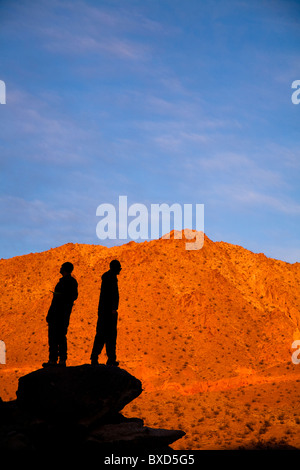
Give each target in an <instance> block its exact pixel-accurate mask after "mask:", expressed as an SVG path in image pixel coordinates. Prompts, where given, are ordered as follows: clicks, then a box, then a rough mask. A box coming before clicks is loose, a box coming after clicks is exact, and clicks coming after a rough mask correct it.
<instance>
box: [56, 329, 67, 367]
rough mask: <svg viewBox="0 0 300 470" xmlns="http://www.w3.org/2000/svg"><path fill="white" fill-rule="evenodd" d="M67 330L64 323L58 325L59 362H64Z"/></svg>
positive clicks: (65, 358)
mask: <svg viewBox="0 0 300 470" xmlns="http://www.w3.org/2000/svg"><path fill="white" fill-rule="evenodd" d="M67 331H68V326H66V325H60V326H59V331H58V356H59V362H60V363H61V364H65V362H66V360H67V349H68V344H67Z"/></svg>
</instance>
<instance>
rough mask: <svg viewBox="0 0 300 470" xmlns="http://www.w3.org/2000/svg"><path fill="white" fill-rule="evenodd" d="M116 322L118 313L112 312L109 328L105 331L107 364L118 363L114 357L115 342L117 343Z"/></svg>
mask: <svg viewBox="0 0 300 470" xmlns="http://www.w3.org/2000/svg"><path fill="white" fill-rule="evenodd" d="M117 323H118V314H117V313H113V314H112V315H111V318H110V322H109V328H108V331H107V338H106V354H107V358H108V359H107V363H106V364H107V365H118V363H117V361H116V359H117V357H116V344H117Z"/></svg>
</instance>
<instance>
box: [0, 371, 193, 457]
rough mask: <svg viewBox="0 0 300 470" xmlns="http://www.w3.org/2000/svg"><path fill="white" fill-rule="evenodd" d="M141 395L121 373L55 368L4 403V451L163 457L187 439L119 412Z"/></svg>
mask: <svg viewBox="0 0 300 470" xmlns="http://www.w3.org/2000/svg"><path fill="white" fill-rule="evenodd" d="M141 393H142V384H141V382H140V380H138V379H137V378H136V377H134V376H132V375H131V374H129V373H128V372H126V371H125V370H123V369H120V368H118V367H112V366H105V365H99V366H91V365H89V364H84V365H80V366H75V367H66V368H61V367H51V368H47V369H39V370H37V371H34V372H31V373H30V374H27V375H25V376H23V377H21V378H20V379H19V386H18V390H17V399H16V400H14V401H10V402H3V401H1V399H0V451H1V450H14V451H18V450H26V451H43V452H44V451H48V452H49V451H52V450H53V449H55V450H57V451H62V452H68V451H71V452H73V454H74V451H81V450H96V451H97V452H102V453H103V452H110V451H113V452H123V451H125V450H126V452H132V453H133V452H150V451H151V452H163V451H166V450H168V451H169V452H170V451H171V449H170V447H169V445H170V444H172V443H173V442H174V441H176V440H178V439H180V438H181V437H183V436H184V435H185V433H184V432H183V431H180V430H166V429H153V428H149V427H147V426H144V423H143V420H142V419H140V418H126V417H124V416H123V415H122V414H121V413H120V411H121V410H122V409H123V408H124V406H126V405H127V404H128V403H130V402H131V401H132V400H134V399H135V398H136V397H138V396H139V395H140V394H141Z"/></svg>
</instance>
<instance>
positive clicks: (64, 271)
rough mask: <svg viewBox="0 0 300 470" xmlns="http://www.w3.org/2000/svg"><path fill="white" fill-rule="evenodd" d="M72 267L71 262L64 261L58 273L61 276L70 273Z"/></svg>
mask: <svg viewBox="0 0 300 470" xmlns="http://www.w3.org/2000/svg"><path fill="white" fill-rule="evenodd" d="M73 269H74V266H73V264H72V263H69V261H67V262H66V263H64V264H62V266H61V268H60V274H62V275H63V276H64V275H65V274H71V272H72V271H73Z"/></svg>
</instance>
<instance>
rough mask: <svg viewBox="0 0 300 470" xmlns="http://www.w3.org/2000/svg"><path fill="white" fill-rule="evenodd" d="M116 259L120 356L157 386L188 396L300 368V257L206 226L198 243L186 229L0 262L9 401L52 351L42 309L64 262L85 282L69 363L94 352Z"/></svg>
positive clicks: (0, 368) (0, 327) (2, 368)
mask: <svg viewBox="0 0 300 470" xmlns="http://www.w3.org/2000/svg"><path fill="white" fill-rule="evenodd" d="M114 258H117V259H119V260H120V261H121V264H122V268H123V269H122V272H121V274H120V275H119V289H120V307H119V328H118V343H117V349H118V359H119V361H120V366H121V367H122V368H124V369H126V370H127V371H129V372H130V373H132V374H134V375H135V376H136V377H138V378H139V379H141V380H142V382H143V387H144V388H145V390H146V391H148V392H149V393H150V392H156V391H169V392H170V393H173V394H174V393H175V394H176V393H179V394H181V395H185V396H186V395H189V394H197V393H200V392H206V391H214V390H215V391H218V390H230V389H236V388H237V387H240V386H247V385H251V384H254V385H255V384H261V383H269V382H270V381H271V380H273V378H272V377H274V376H276V377H277V378H278V377H280V376H281V375H284V376H285V375H286V374H288V375H289V377H290V375H291V374H292V376H291V379H293V378H296V376H298V374H299V373H300V371H299V372H298V369H297V366H296V365H293V364H292V363H291V354H292V352H293V351H292V349H291V345H292V342H293V341H294V339H300V333H299V319H300V263H295V264H289V263H285V262H283V261H278V260H274V259H270V258H267V257H266V256H265V255H264V254H262V253H260V254H255V253H252V252H250V251H248V250H246V249H244V248H242V247H240V246H236V245H231V244H228V243H224V242H213V241H211V240H210V239H208V238H207V237H206V236H205V242H204V246H203V248H202V249H201V250H195V251H188V250H186V249H185V240H184V237H183V238H182V239H174V238H173V237H172V234H171V238H170V239H159V240H154V241H150V242H144V243H135V242H130V243H128V244H126V245H123V246H120V247H114V248H106V247H103V246H100V245H82V244H67V245H64V246H61V247H58V248H54V249H51V250H49V251H46V252H43V253H34V254H29V255H25V256H20V257H15V258H12V259H8V260H1V261H0V279H1V282H0V339H1V340H3V341H5V344H6V349H7V354H6V364H5V365H0V379H1V385H0V396H2V398H3V399H11V398H13V397H14V396H15V392H16V389H17V379H18V377H19V376H20V375H23V374H24V371H28V372H29V371H31V370H34V369H38V368H39V367H40V365H41V363H42V362H43V361H44V360H47V358H48V345H47V324H46V322H45V317H46V314H47V310H48V308H49V305H50V302H51V298H52V294H51V292H50V291H51V290H53V288H54V286H55V284H56V282H57V281H58V279H59V277H60V275H59V269H60V266H61V264H62V263H63V262H65V261H71V262H72V263H73V264H74V266H75V269H74V273H73V274H74V276H75V277H76V278H77V280H78V284H79V297H78V300H77V301H76V304H75V306H74V309H73V312H72V316H71V321H70V327H69V331H68V351H69V356H68V364H69V365H78V364H83V363H87V362H89V357H90V353H91V348H92V344H93V339H94V333H95V327H96V322H97V306H98V299H99V290H100V285H101V275H102V274H103V272H105V271H106V270H107V269H108V267H109V262H110V261H111V260H112V259H114ZM104 361H105V357H104V355H103V362H104ZM299 367H300V365H299ZM287 369H288V370H287ZM276 380H277V379H276ZM276 380H275V381H276ZM273 382H274V380H273Z"/></svg>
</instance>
